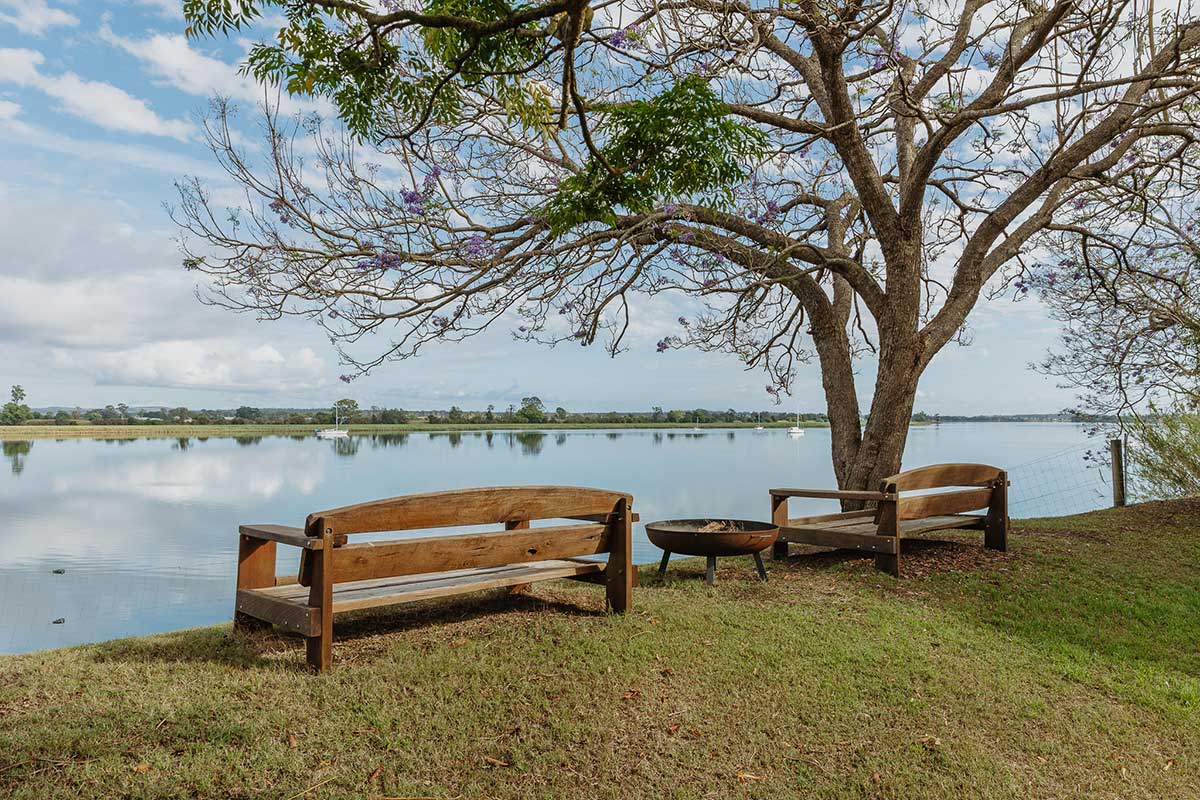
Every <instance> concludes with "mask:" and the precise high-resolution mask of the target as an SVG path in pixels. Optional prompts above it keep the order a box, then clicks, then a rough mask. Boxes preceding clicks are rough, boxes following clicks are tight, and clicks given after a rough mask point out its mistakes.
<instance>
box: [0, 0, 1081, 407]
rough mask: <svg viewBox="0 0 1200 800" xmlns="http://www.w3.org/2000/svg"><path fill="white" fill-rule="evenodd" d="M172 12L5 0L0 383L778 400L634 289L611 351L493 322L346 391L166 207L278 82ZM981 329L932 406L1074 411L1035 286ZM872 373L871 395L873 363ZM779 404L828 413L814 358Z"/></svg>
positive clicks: (436, 399) (455, 398)
mask: <svg viewBox="0 0 1200 800" xmlns="http://www.w3.org/2000/svg"><path fill="white" fill-rule="evenodd" d="M180 6H181V2H180V1H179V0H107V1H105V0H0V388H3V387H6V386H7V385H8V384H14V383H17V384H21V385H23V386H24V387H25V390H26V392H27V394H28V399H27V402H29V403H30V404H31V405H33V406H34V407H45V406H76V405H79V406H85V407H92V406H100V405H106V404H110V403H112V404H115V403H122V402H123V403H127V404H129V405H132V406H147V405H152V406H156V405H168V406H179V405H183V406H188V407H191V408H231V407H236V406H239V405H254V406H264V407H268V406H284V407H318V406H325V405H328V404H329V403H331V402H332V401H333V400H334V399H336V398H338V397H344V396H351V397H353V398H354V399H356V400H357V401H358V402H359V405H360V406H364V407H368V406H375V405H378V406H388V407H401V408H409V409H430V408H448V407H449V406H451V405H458V406H461V407H463V408H467V409H481V408H483V407H485V406H487V405H489V404H494V405H496V406H497V407H500V408H503V407H505V406H507V405H508V404H510V403H517V402H519V401H520V398H522V397H525V396H529V395H537V396H539V397H540V398H542V400H543V401H544V402H545V403H546V405H548V406H549V407H551V408H553V407H556V406H560V405H561V406H564V407H566V408H568V409H570V410H575V411H598V410H609V409H617V410H636V409H647V408H649V407H651V406H662V407H663V408H701V407H703V408H731V407H732V408H737V409H763V410H766V409H769V408H773V405H772V400H771V398H770V397H769V395H768V394H767V393H766V391H765V388H764V387H765V386H766V384H767V380H766V376H765V375H763V374H762V373H760V372H757V371H746V369H745V368H744V367H743V366H742V365H741V364H740V363H739V362H738V361H737V360H736V359H733V358H730V357H726V356H721V355H717V354H711V353H698V352H691V351H668V352H666V353H658V352H656V347H655V345H656V343H657V341H658V339H659V338H661V336H662V330H663V325H664V324H669V322H666V321H670V320H674V319H675V318H676V317H677V316H678V312H679V310H680V308H681V306H679V305H678V302H679V301H675V300H671V299H664V298H659V299H656V300H654V301H653V302H650V301H644V302H642V303H641V304H640V307H639V308H638V313H639V316H640V317H641V320H642V321H643V322H642V324H639V325H637V326H636V327H635V330H634V331H633V334H632V336H631V338H630V340H629V342H628V344H629V350H628V352H625V353H623V354H621V355H619V356H618V357H617V358H615V359H613V358H610V357H609V356H608V355H607V354H606V353H605V352H604V351H603V350H602V348H600V347H591V348H580V347H573V346H568V345H564V346H560V347H558V348H554V349H548V348H545V347H541V346H538V345H533V344H527V343H521V342H517V341H514V340H513V339H512V336H511V334H510V331H511V327H510V328H505V327H504V326H500V327H498V328H496V329H494V330H492V331H489V332H488V333H486V334H484V335H481V336H478V337H475V338H473V339H468V340H467V341H465V342H462V343H458V344H446V345H442V346H438V347H434V348H430V349H427V350H425V351H423V355H422V356H420V357H419V358H417V359H414V360H409V361H405V362H399V363H391V364H385V365H383V366H381V367H378V368H376V370H375V371H373V372H372V373H371V374H370V375H368V376H366V377H362V378H359V379H358V380H356V381H355V382H354V384H353V385H352V386H349V387H347V386H345V385H344V384H341V383H340V382H339V381H338V375H340V374H342V373H343V372H345V371H346V370H345V369H344V368H341V367H340V366H339V364H338V360H337V355H336V353H335V352H334V350H333V348H332V346H330V344H329V343H328V341H327V340H326V339H325V338H324V335H323V334H322V333H321V332H320V330H319V329H317V328H316V327H315V326H313V325H312V324H310V323H306V322H305V321H303V320H296V319H290V320H284V321H279V322H263V323H260V322H257V321H255V320H254V319H253V318H251V317H249V316H245V315H238V314H233V313H231V312H228V311H223V310H220V309H216V308H212V307H209V306H205V305H203V304H202V303H200V302H199V301H198V300H197V298H196V289H197V287H196V285H195V275H194V274H189V273H187V272H185V271H184V270H183V269H182V268H181V264H180V261H181V258H180V255H179V252H178V249H177V245H176V243H175V237H176V235H177V233H176V230H175V229H174V227H173V224H172V223H171V220H170V219H169V217H168V214H167V211H166V208H165V205H167V204H170V203H171V202H172V200H173V198H174V197H175V195H176V191H175V188H174V182H175V181H176V180H178V179H180V178H181V177H183V176H185V175H193V176H199V177H201V178H206V179H209V180H212V181H215V182H217V183H216V184H215V185H216V188H218V189H219V188H220V186H219V181H220V177H221V176H220V173H219V170H218V169H217V167H216V165H215V163H214V162H213V160H212V158H211V156H210V154H209V152H208V150H207V148H206V147H205V145H204V143H203V141H202V136H201V134H200V132H199V125H198V116H199V115H200V114H202V113H203V112H204V110H205V108H206V107H207V105H208V102H209V99H210V98H211V97H212V96H213V95H214V94H220V95H223V96H228V97H231V98H233V99H234V100H236V101H239V102H241V103H244V104H247V105H250V106H252V105H253V104H255V103H257V102H261V101H262V100H263V97H264V95H263V89H262V87H259V86H256V85H255V84H254V83H253V82H252V81H251V80H248V79H246V78H244V77H242V76H240V75H239V74H238V65H239V64H240V63H241V61H242V60H243V59H244V57H245V53H246V50H247V48H248V46H249V44H250V42H249V41H248V40H246V39H240V38H239V39H236V40H219V41H218V40H203V41H191V42H189V41H187V40H186V39H185V38H184V37H183V35H182V30H183V19H182V15H181V13H180V12H179V7H180ZM284 102H286V103H288V104H289V106H291V107H296V108H301V107H303V106H304V104H303V103H297V102H295V101H290V100H286V99H285V101H284ZM969 324H970V327H971V330H972V334H973V343H972V345H971V346H969V347H960V346H956V345H950V346H948V347H947V348H946V349H945V350H943V352H942V353H940V354H939V355H938V356H937V357H936V359H935V360H934V362H933V364H932V365H931V366H930V367H929V369H928V370H927V372H926V374H925V375H924V377H923V379H922V381H921V385H920V389H919V394H918V398H917V402H916V408H917V409H918V410H925V411H928V412H929V413H940V414H1003V413H1013V414H1015V413H1039V412H1041V413H1045V412H1054V411H1058V410H1060V409H1062V408H1065V407H1067V406H1070V405H1072V402H1073V397H1072V394H1071V392H1070V391H1068V390H1065V389H1062V388H1059V387H1057V386H1056V385H1055V381H1054V380H1053V379H1051V378H1047V377H1045V376H1042V375H1040V374H1037V373H1036V372H1034V371H1032V370H1031V369H1029V364H1030V363H1031V362H1035V361H1038V360H1040V359H1041V358H1042V357H1043V356H1044V355H1045V353H1046V352H1047V350H1048V348H1050V347H1051V346H1053V343H1054V339H1055V337H1056V335H1057V333H1058V327H1057V324H1056V323H1054V322H1053V321H1051V320H1050V319H1049V318H1048V316H1047V315H1046V313H1045V310H1044V309H1043V308H1042V307H1041V306H1040V305H1039V304H1038V303H1037V301H1036V300H1034V299H1025V300H1022V301H1020V302H1014V301H1013V300H1011V299H998V300H993V301H983V302H981V305H980V307H979V308H978V309H977V310H976V312H975V314H974V316H973V317H972V318H971V320H970V323H969ZM514 327H515V326H514ZM382 346H383V342H380V348H381V349H382ZM861 367H862V368H861V370H860V396H861V397H862V398H863V407H864V409H865V408H866V407H867V406H868V405H869V399H868V398H869V394H870V392H869V388H870V385H871V383H872V380H873V375H874V366H873V364H871V363H870V362H869V361H864V362H863V363H862V365H861ZM781 408H782V409H785V410H803V411H823V410H824V399H823V395H822V392H821V383H820V373H819V370H818V368H817V365H816V364H815V362H814V363H812V364H810V365H802V366H801V367H800V369H799V374H798V375H797V379H796V382H795V385H794V387H793V396H792V397H791V398H785V399H784V400H783V403H782V406H781Z"/></svg>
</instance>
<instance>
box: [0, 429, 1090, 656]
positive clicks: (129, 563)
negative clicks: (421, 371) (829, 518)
mask: <svg viewBox="0 0 1200 800" xmlns="http://www.w3.org/2000/svg"><path fill="white" fill-rule="evenodd" d="M1089 445H1090V443H1089V442H1088V440H1087V436H1086V434H1085V432H1084V430H1083V429H1082V428H1081V427H1079V426H1076V425H1071V424H1065V423H1064V424H1055V423H1046V424H1040V423H977V424H976V423H958V424H945V425H941V426H936V427H935V426H927V427H918V428H913V429H912V431H911V433H910V435H909V439H908V446H907V449H906V451H905V459H904V465H905V467H906V468H908V467H915V466H920V465H922V464H929V463H937V462H954V461H979V462H986V463H991V464H995V465H997V466H1002V467H1005V468H1007V469H1009V471H1010V475H1011V478H1012V481H1013V487H1012V494H1011V501H1012V502H1011V507H1012V514H1013V516H1050V515H1057V514H1069V513H1075V512H1079V511H1087V510H1092V509H1095V508H1099V507H1101V506H1103V505H1105V504H1106V502H1107V499H1108V495H1107V491H1108V490H1107V487H1106V486H1105V484H1104V482H1103V471H1102V470H1097V469H1095V468H1091V467H1089V463H1090V462H1088V461H1086V460H1085V459H1084V458H1083V454H1084V451H1085V450H1086V449H1087V448H1088V447H1089ZM3 456H4V457H3V459H0V522H2V524H0V653H14V652H25V651H29V650H38V649H42V648H47V647H59V646H65V645H70V644H78V643H82V642H89V641H100V640H104V639H110V638H115V637H120V636H131V635H140V634H146V633H153V632H159V631H167V630H175V629H179V628H185V627H191V626H196V625H205V624H211V623H215V622H220V621H223V620H227V619H229V617H230V614H231V606H232V599H233V585H234V584H233V580H234V572H235V566H236V549H237V526H238V524H239V523H246V522H275V523H279V524H285V525H296V526H299V525H302V524H303V521H304V517H305V516H306V515H307V514H308V513H309V512H311V511H316V510H320V509H324V508H332V507H336V506H340V505H346V504H349V503H354V502H361V501H364V500H371V499H377V498H382V497H389V496H393V495H399V494H407V493H410V492H425V491H437V490H442V489H454V488H460V487H468V486H486V485H511V484H571V485H578V486H594V487H600V488H608V489H618V490H622V491H627V492H630V493H632V494H633V495H634V506H635V509H636V510H637V511H638V512H639V513H640V514H641V516H642V520H643V521H651V520H655V519H665V518H672V517H685V516H686V517H698V516H710V515H712V516H716V515H720V516H734V517H742V518H749V519H769V518H770V513H769V501H768V497H767V490H768V489H769V488H771V487H772V486H806V487H827V488H832V487H833V486H834V481H833V473H832V469H831V467H830V456H829V432H828V430H826V429H820V428H812V429H808V430H807V431H806V433H805V435H804V436H803V437H801V438H792V437H791V436H789V435H788V433H787V432H786V431H785V430H782V429H771V430H766V431H753V430H748V429H738V430H720V429H705V430H702V431H692V430H690V429H686V428H685V429H678V430H613V431H604V430H569V431H547V432H545V433H541V432H525V431H522V432H509V431H497V432H494V433H488V432H467V433H461V434H456V433H412V434H393V435H383V434H375V435H366V436H356V437H353V438H351V439H349V440H342V441H322V440H318V439H315V438H312V437H286V436H275V437H263V438H244V439H237V438H209V439H195V438H192V439H167V438H145V439H120V440H96V439H64V440H58V441H55V440H37V441H33V442H4V443H3ZM833 510H836V507H835V506H834V505H833V504H832V503H831V502H829V501H819V500H811V501H805V500H795V501H793V502H792V514H793V515H794V516H795V515H799V514H800V513H807V512H811V513H817V512H820V511H833ZM634 537H635V542H634V560H635V561H637V562H638V563H646V562H653V561H656V560H657V558H658V556H659V552H658V550H657V549H656V548H654V547H653V546H652V545H651V544H650V543H649V542H648V541H646V538H645V534H644V532H643V531H642V529H641V526H637V527H636V528H635V531H634ZM288 550H289V548H285V547H281V548H280V555H281V566H280V570H279V571H280V572H281V573H282V572H284V571H286V570H287V569H288V567H289V566H290V563H288V562H286V561H284V559H283V558H282V557H283V556H284V554H285V553H286V552H287V551H288ZM293 552H294V551H293ZM57 570H61V572H56V571H57ZM56 620H62V621H61V622H57V623H56V622H55V621H56Z"/></svg>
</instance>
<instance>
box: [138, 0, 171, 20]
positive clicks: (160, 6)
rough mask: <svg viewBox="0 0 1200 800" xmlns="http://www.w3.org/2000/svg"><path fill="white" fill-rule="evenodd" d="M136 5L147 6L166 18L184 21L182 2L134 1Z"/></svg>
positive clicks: (162, 0) (166, 0)
mask: <svg viewBox="0 0 1200 800" xmlns="http://www.w3.org/2000/svg"><path fill="white" fill-rule="evenodd" d="M133 2H134V3H135V4H136V5H139V6H146V7H147V8H150V9H153V10H154V11H157V12H158V13H159V14H161V15H162V16H164V17H171V18H173V19H183V2H182V0H133Z"/></svg>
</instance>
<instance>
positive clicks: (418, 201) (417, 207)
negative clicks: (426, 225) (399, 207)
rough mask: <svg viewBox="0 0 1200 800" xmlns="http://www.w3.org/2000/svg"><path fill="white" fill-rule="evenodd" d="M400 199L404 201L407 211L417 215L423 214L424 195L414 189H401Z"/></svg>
mask: <svg viewBox="0 0 1200 800" xmlns="http://www.w3.org/2000/svg"><path fill="white" fill-rule="evenodd" d="M400 199H401V200H403V201H404V205H405V207H406V209H407V210H408V213H410V214H412V215H414V216H418V217H422V216H424V215H425V196H424V195H422V194H421V193H420V192H418V191H417V190H416V189H401V190H400Z"/></svg>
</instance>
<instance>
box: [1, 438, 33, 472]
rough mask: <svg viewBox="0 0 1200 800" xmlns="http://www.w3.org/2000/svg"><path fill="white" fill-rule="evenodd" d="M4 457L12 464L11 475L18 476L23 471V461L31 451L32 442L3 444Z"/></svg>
mask: <svg viewBox="0 0 1200 800" xmlns="http://www.w3.org/2000/svg"><path fill="white" fill-rule="evenodd" d="M0 444H2V445H3V451H4V457H5V458H7V459H9V460H10V462H11V464H12V474H13V475H20V474H21V473H22V472H24V471H25V460H26V458H27V457H28V456H29V451H30V450H32V449H33V442H3V443H0Z"/></svg>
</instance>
